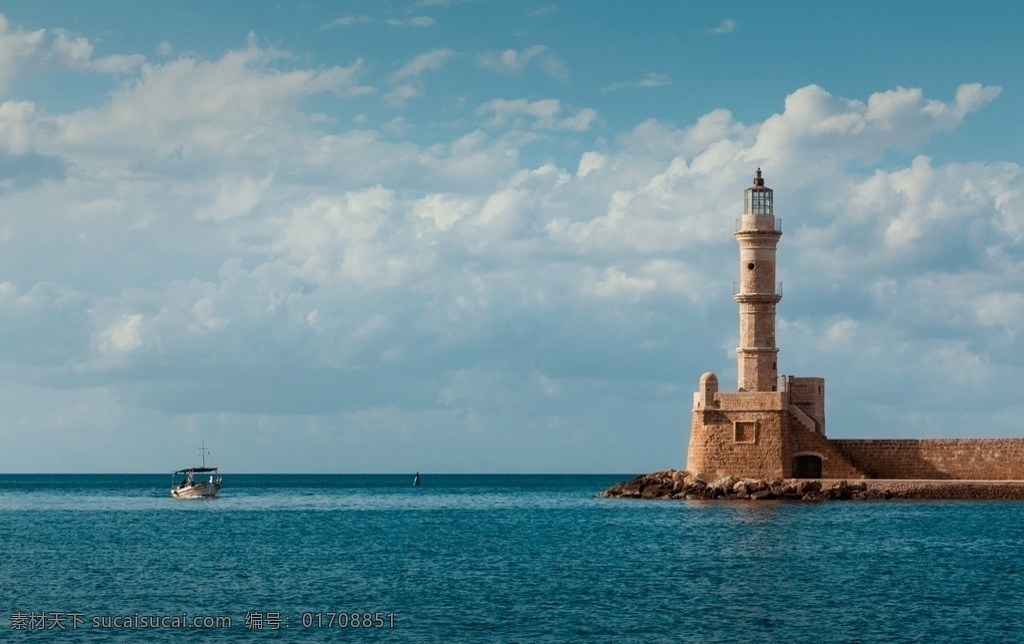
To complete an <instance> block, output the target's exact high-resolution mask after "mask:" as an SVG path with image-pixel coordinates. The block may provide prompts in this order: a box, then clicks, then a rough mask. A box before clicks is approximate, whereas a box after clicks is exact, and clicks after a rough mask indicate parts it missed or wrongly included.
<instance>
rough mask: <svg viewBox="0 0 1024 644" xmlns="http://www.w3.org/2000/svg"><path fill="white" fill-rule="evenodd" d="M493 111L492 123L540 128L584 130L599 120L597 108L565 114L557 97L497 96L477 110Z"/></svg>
mask: <svg viewBox="0 0 1024 644" xmlns="http://www.w3.org/2000/svg"><path fill="white" fill-rule="evenodd" d="M477 112H478V113H480V114H482V115H488V114H489V115H490V120H489V123H490V125H491V126H492V127H533V128H535V129H540V130H570V131H574V132H582V131H584V130H587V129H588V128H589V127H590V126H591V125H593V124H594V123H596V122H597V120H598V115H597V111H596V110H594V109H592V108H589V107H584V108H582V109H580V110H578V111H577V112H576V113H575V114H570V115H567V116H562V114H563V106H562V104H561V102H560V101H558V100H557V99H541V100H537V101H529V100H527V99H523V98H521V99H515V100H507V99H500V98H499V99H494V100H493V101H490V102H488V103H485V104H484V105H482V106H480V107H479V108H478V110H477Z"/></svg>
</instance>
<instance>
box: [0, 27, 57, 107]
mask: <svg viewBox="0 0 1024 644" xmlns="http://www.w3.org/2000/svg"><path fill="white" fill-rule="evenodd" d="M45 33H46V30H45V29H37V30H35V31H26V30H24V29H21V28H18V27H15V28H12V27H11V26H10V24H9V23H8V22H7V18H6V17H4V15H3V14H0V92H6V91H7V88H8V87H9V86H10V83H11V80H12V79H13V78H14V77H15V76H16V75H17V74H18V73H19V72H20V71H21V70H22V68H23V66H24V65H25V64H26V63H27V62H28V61H29V60H30V58H31V57H32V56H33V54H35V53H36V52H37V51H38V50H39V49H40V47H41V46H42V44H43V39H44V36H45Z"/></svg>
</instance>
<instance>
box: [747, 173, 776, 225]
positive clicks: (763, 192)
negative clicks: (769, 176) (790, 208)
mask: <svg viewBox="0 0 1024 644" xmlns="http://www.w3.org/2000/svg"><path fill="white" fill-rule="evenodd" d="M772 202H773V192H772V189H771V188H769V187H768V186H766V185H764V178H763V177H762V176H761V168H758V169H757V174H755V175H754V184H753V185H752V186H750V187H749V188H747V190H746V192H744V193H743V214H745V215H771V214H774V204H773V203H772Z"/></svg>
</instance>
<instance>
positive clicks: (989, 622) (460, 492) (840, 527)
mask: <svg viewBox="0 0 1024 644" xmlns="http://www.w3.org/2000/svg"><path fill="white" fill-rule="evenodd" d="M631 476H632V475H630V474H622V475H609V474H602V475H477V474H473V475H447V474H445V475H441V474H429V473H422V474H421V475H420V477H421V485H419V486H418V487H414V486H413V475H412V473H410V474H407V475H405V474H403V475H305V474H303V475H270V474H231V473H229V472H226V473H224V486H223V488H222V490H221V493H220V495H219V496H218V497H217V498H215V499H210V500H176V499H172V498H171V497H170V494H169V491H170V477H169V475H166V474H152V475H151V474H125V475H23V474H17V475H11V474H9V475H0V553H2V556H0V611H2V613H0V641H2V642H37V641H50V640H51V639H52V640H56V641H68V642H180V641H184V640H192V639H202V640H203V641H213V642H263V641H283V642H337V641H384V642H577V641H586V642H787V643H788V642H934V641H941V642H950V641H955V642H972V641H977V642H1021V641H1024V503H1022V502H997V501H984V502H968V501H945V502H934V501H833V502H820V503H813V502H796V501H788V502H787V501H761V502H754V501H750V502H745V501H743V502H737V501H733V502H721V501H718V502H708V501H643V500H627V499H603V498H599V497H598V493H599V492H600V491H601V490H603V489H605V488H607V487H609V486H611V485H612V484H613V483H616V482H618V481H623V480H626V479H628V478H630V477H631Z"/></svg>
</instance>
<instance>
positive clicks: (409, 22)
mask: <svg viewBox="0 0 1024 644" xmlns="http://www.w3.org/2000/svg"><path fill="white" fill-rule="evenodd" d="M387 23H388V24H389V25H391V26H393V27H432V26H434V25H435V24H437V21H436V20H434V19H433V18H431V17H430V16H411V17H409V18H391V19H389V20H388V21H387Z"/></svg>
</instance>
